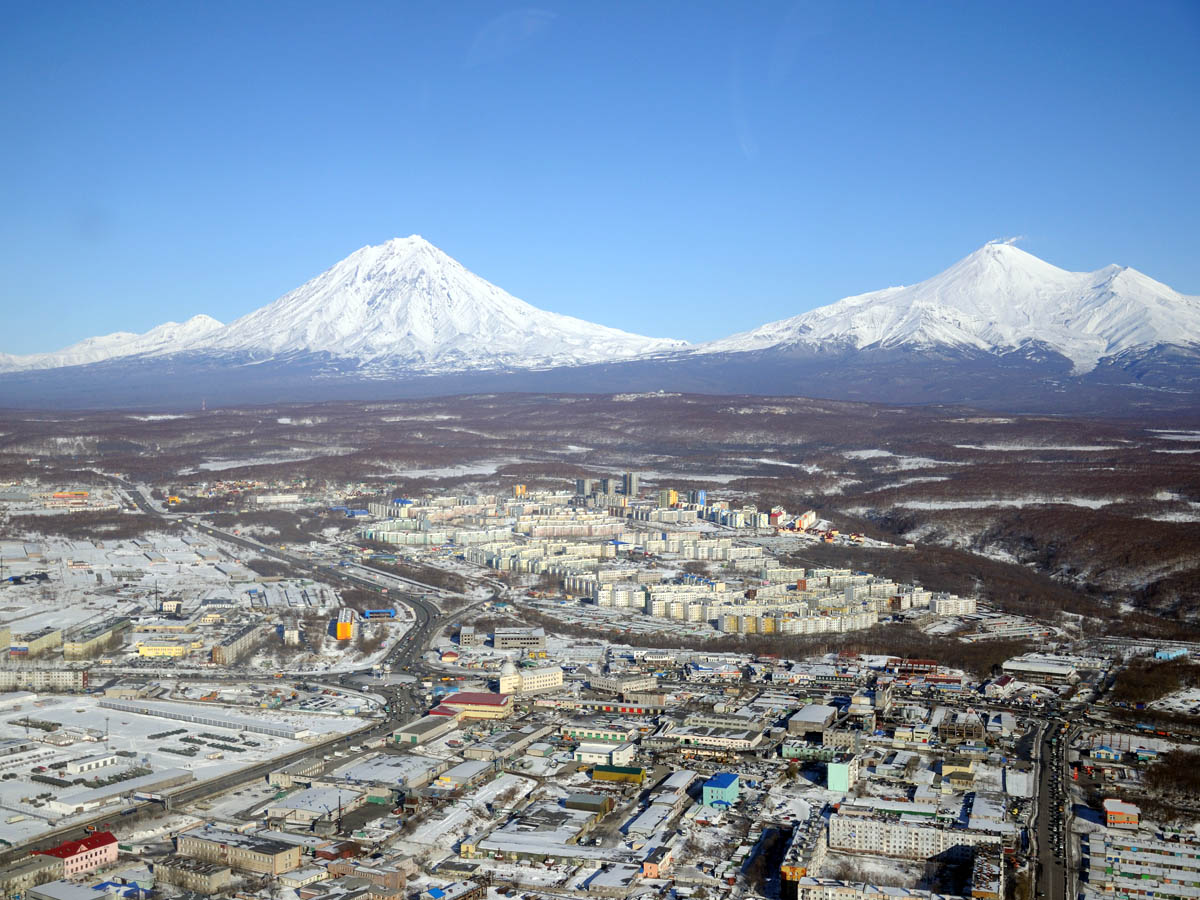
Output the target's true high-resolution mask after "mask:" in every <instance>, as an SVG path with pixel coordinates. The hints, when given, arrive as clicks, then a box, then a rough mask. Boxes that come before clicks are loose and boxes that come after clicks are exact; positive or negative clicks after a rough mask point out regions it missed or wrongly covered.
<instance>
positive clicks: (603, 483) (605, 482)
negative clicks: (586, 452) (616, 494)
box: [600, 478, 613, 494]
mask: <svg viewBox="0 0 1200 900" xmlns="http://www.w3.org/2000/svg"><path fill="white" fill-rule="evenodd" d="M600 493H602V494H611V493H613V483H612V479H611V478H601V479H600Z"/></svg>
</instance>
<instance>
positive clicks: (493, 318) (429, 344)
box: [0, 235, 686, 373]
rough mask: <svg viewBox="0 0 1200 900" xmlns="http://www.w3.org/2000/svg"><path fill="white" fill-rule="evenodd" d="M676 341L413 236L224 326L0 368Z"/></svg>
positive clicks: (411, 365)
mask: <svg viewBox="0 0 1200 900" xmlns="http://www.w3.org/2000/svg"><path fill="white" fill-rule="evenodd" d="M684 346H686V344H685V342H683V341H675V340H667V339H661V338H648V337H642V336H641V335H636V334H629V333H628V332H625V331H620V330H618V329H616V328H608V327H606V326H603V325H595V324H593V323H591V322H585V321H584V320H582V319H576V318H572V317H571V316H564V315H559V314H558V313H552V312H546V311H545V310H541V309H538V308H537V307H535V306H531V305H530V304H528V303H526V302H525V301H523V300H518V299H517V298H516V297H513V296H512V295H511V294H508V293H506V292H505V291H503V290H501V289H500V288H498V287H496V286H495V285H494V284H491V283H490V282H487V281H485V280H484V279H482V278H480V277H479V276H478V275H475V274H473V273H471V272H469V271H468V270H467V269H466V268H465V267H463V266H462V265H461V264H460V263H458V262H456V261H455V260H453V259H451V258H450V257H449V256H447V255H446V254H445V253H443V252H442V251H441V250H439V249H438V248H437V247H435V246H433V245H432V244H430V243H429V242H428V241H426V240H425V239H424V238H422V237H420V236H418V235H413V236H411V237H407V238H396V239H394V240H391V241H388V242H387V243H385V244H380V245H378V246H373V247H363V248H362V249H360V250H357V251H355V252H354V253H352V254H350V255H349V256H348V257H346V258H345V259H343V260H342V261H341V262H339V263H337V264H336V265H335V266H333V267H332V268H331V269H327V270H326V271H324V272H322V273H321V274H320V275H318V276H317V277H316V278H313V279H312V280H311V281H308V282H306V283H305V284H303V285H301V286H300V287H298V288H296V289H295V290H294V291H291V292H290V293H288V294H285V295H284V296H282V297H280V298H279V299H278V300H276V301H274V302H273V303H269V304H268V305H266V306H264V307H262V308H261V309H258V310H255V311H254V312H252V313H250V314H248V315H245V316H242V317H241V318H240V319H237V320H235V321H233V322H231V323H230V324H228V325H224V326H223V325H221V323H220V322H218V321H216V320H215V319H211V318H209V317H208V316H197V317H195V318H194V319H189V320H188V321H187V322H186V323H184V324H183V325H176V324H175V323H167V324H166V325H161V326H159V327H158V328H155V329H153V330H152V331H149V332H147V333H146V334H144V335H134V334H128V333H122V332H118V333H116V334H111V335H107V336H105V337H100V338H89V339H88V340H85V341H81V342H80V343H78V344H75V345H73V346H71V347H67V348H66V349H64V350H60V351H57V352H54V353H43V354H36V355H32V356H5V355H0V371H9V372H15V371H28V370H31V369H50V368H60V367H65V366H78V365H87V364H90V363H97V362H104V361H107V360H112V359H116V358H124V357H164V356H171V355H174V354H187V355H188V357H189V358H190V359H193V360H194V359H196V358H197V357H208V356H217V357H221V358H225V359H232V360H234V361H236V360H238V359H243V360H247V361H255V362H260V361H263V360H292V361H295V360H297V359H300V358H312V359H319V360H324V361H325V363H326V364H328V365H332V366H334V367H335V368H347V367H348V368H350V369H358V370H362V369H366V370H369V371H377V372H381V373H383V372H403V373H431V372H445V371H457V370H463V369H473V370H490V369H502V368H544V367H549V366H571V365H582V364H585V363H592V362H605V361H612V360H619V359H628V358H630V357H640V356H646V355H651V354H655V353H660V352H663V351H671V350H676V349H679V348H681V347H684Z"/></svg>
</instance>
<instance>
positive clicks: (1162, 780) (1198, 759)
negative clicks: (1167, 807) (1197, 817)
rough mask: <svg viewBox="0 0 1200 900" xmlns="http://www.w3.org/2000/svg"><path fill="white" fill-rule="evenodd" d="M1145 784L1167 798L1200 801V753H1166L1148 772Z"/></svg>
mask: <svg viewBox="0 0 1200 900" xmlns="http://www.w3.org/2000/svg"><path fill="white" fill-rule="evenodd" d="M1144 784H1145V786H1146V787H1147V788H1148V789H1149V790H1152V791H1158V792H1159V793H1161V794H1164V795H1165V796H1167V797H1175V798H1186V799H1188V800H1200V751H1195V750H1171V751H1170V752H1168V753H1164V754H1163V755H1162V756H1160V757H1159V758H1158V759H1157V760H1156V761H1155V762H1154V763H1153V764H1152V765H1151V766H1150V767H1149V768H1148V769H1147V770H1146V774H1145V776H1144Z"/></svg>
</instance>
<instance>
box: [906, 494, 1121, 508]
mask: <svg viewBox="0 0 1200 900" xmlns="http://www.w3.org/2000/svg"><path fill="white" fill-rule="evenodd" d="M1120 502H1121V501H1120V500H1097V499H1094V498H1091V497H1013V498H1009V499H1001V500H901V501H900V502H899V503H896V504H895V505H896V506H898V507H900V508H902V509H929V510H937V509H984V508H993V509H1002V508H1003V509H1024V508H1025V507H1026V506H1055V505H1064V506H1084V507H1087V508H1088V509H1101V508H1102V507H1105V506H1109V505H1111V504H1113V503H1120Z"/></svg>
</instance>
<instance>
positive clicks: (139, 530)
mask: <svg viewBox="0 0 1200 900" xmlns="http://www.w3.org/2000/svg"><path fill="white" fill-rule="evenodd" d="M180 527H181V526H180V525H179V524H178V523H176V522H167V521H164V520H162V519H158V518H154V517H151V516H142V515H128V514H124V513H119V512H76V513H65V514H63V515H54V516H37V515H33V516H10V517H9V518H8V521H7V523H6V526H5V530H6V531H7V532H8V533H10V534H21V533H30V534H41V535H44V536H45V537H62V538H67V539H68V540H81V541H90V540H109V541H120V540H128V539H130V538H138V537H142V536H144V535H147V534H156V533H157V534H161V533H163V532H173V531H178V530H179V529H180Z"/></svg>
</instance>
